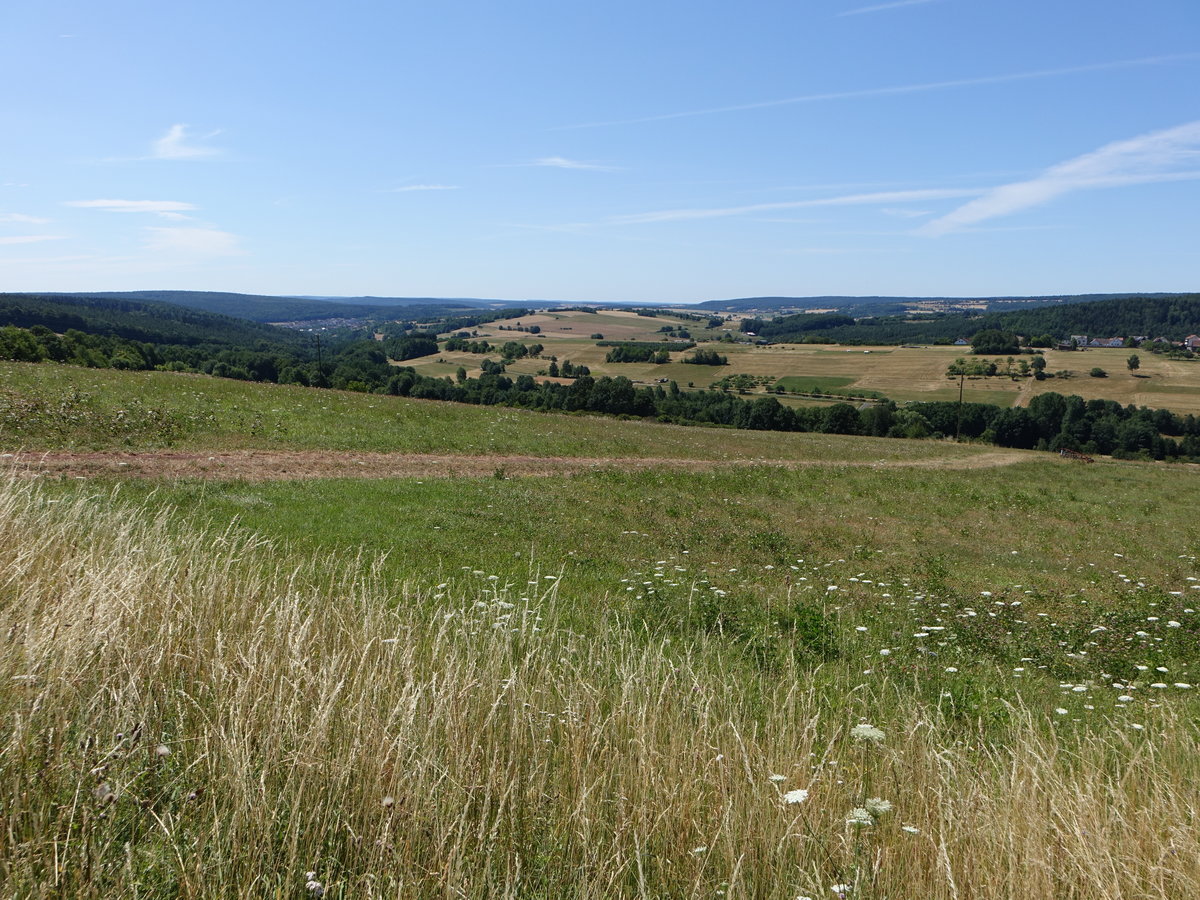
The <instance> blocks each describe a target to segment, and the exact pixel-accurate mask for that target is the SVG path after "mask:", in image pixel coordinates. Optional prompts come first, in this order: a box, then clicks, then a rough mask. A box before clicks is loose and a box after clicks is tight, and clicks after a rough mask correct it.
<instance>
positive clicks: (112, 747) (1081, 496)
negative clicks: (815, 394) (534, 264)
mask: <svg viewBox="0 0 1200 900" xmlns="http://www.w3.org/2000/svg"><path fill="white" fill-rule="evenodd" d="M0 381H2V383H3V384H4V386H5V387H4V391H6V392H7V393H4V392H0V397H5V396H7V397H9V398H10V400H11V398H12V397H13V396H14V395H19V398H20V400H21V402H24V403H28V404H36V403H41V404H42V406H40V407H38V409H40V410H42V413H39V415H42V416H43V418H41V419H37V420H36V422H40V423H41V424H37V423H36V422H35V424H33V425H27V424H23V425H22V427H24V428H25V431H24V432H23V433H22V436H21V437H20V439H19V440H16V439H14V434H15V432H14V431H12V430H11V429H12V428H13V427H14V426H13V422H14V421H16V420H15V419H14V418H13V417H11V416H10V417H9V418H8V419H3V418H2V417H0V421H4V422H5V423H6V425H5V428H6V429H9V430H0V445H2V446H3V448H4V450H5V451H6V452H14V451H16V450H18V449H20V448H21V447H24V448H25V449H27V450H30V451H36V450H48V449H53V448H56V447H63V446H89V447H100V448H110V449H117V448H120V449H122V450H123V451H125V452H130V451H150V450H153V449H155V448H161V447H162V446H163V437H162V435H161V434H160V433H157V432H155V431H153V430H152V429H150V430H137V429H132V428H129V427H127V425H126V423H127V422H128V421H130V420H131V419H135V420H136V419H138V416H142V417H143V419H145V418H146V417H152V416H161V417H163V418H164V420H165V421H177V420H181V417H185V416H188V415H193V416H194V419H193V420H192V421H191V425H190V426H189V427H190V430H185V431H181V432H180V433H179V434H177V435H176V436H175V437H174V438H172V440H171V443H172V444H173V446H174V448H176V449H178V448H187V447H190V448H204V449H207V448H212V449H214V450H215V449H217V448H221V447H224V446H225V445H234V446H241V447H255V446H257V447H291V448H293V449H307V450H309V451H311V452H320V451H322V450H328V451H333V452H334V453H335V454H336V453H340V452H341V451H343V450H346V449H362V448H375V449H379V448H387V447H392V448H394V449H398V450H410V451H412V450H424V451H426V452H440V453H443V454H446V455H448V456H450V457H453V456H455V455H456V454H469V453H478V452H492V453H495V454H502V453H534V454H536V453H545V454H547V455H549V454H551V453H553V454H557V455H562V456H581V457H587V458H596V457H601V456H605V455H612V456H616V455H620V456H625V457H642V458H668V457H675V458H692V459H718V460H719V459H723V458H725V459H728V460H729V461H730V462H731V463H733V462H736V463H738V464H737V465H729V466H726V467H721V468H717V469H712V470H705V471H695V472H693V471H684V470H679V469H677V468H670V467H667V466H665V465H664V466H661V467H655V468H651V469H649V470H645V471H629V472H626V471H622V470H621V469H620V468H619V467H613V466H609V467H604V468H603V469H601V470H598V471H594V472H586V473H582V474H576V475H574V476H573V477H570V478H553V477H549V478H547V477H539V478H513V477H484V478H463V477H454V476H453V469H452V468H450V467H447V469H446V470H444V471H441V472H434V473H429V474H424V475H421V476H418V477H413V478H406V479H393V480H367V479H347V478H342V479H329V480H324V479H317V480H308V481H304V482H294V481H287V480H277V481H269V482H262V483H248V482H244V481H224V480H219V479H216V480H196V479H186V480H180V481H166V482H164V481H153V482H142V481H138V480H130V479H120V480H116V481H114V480H100V481H97V480H77V479H75V478H65V479H62V480H56V479H51V478H38V479H30V478H9V477H5V478H2V479H0V633H4V634H6V635H8V636H9V637H8V639H7V640H6V641H5V642H4V643H3V644H2V645H0V679H3V683H4V684H6V685H8V686H9V688H8V689H6V690H5V691H0V716H2V717H3V720H4V721H5V722H6V723H9V731H8V734H7V736H6V743H5V750H4V752H3V754H0V804H2V806H3V808H4V809H5V810H6V811H7V827H6V828H5V829H3V830H0V879H2V880H3V882H4V884H5V885H6V888H7V890H8V891H9V892H11V893H12V894H13V895H14V896H27V895H32V894H36V893H38V892H39V891H44V889H45V888H46V886H47V885H54V886H55V888H54V889H55V890H56V891H58V892H59V893H61V894H64V895H68V896H95V897H100V896H121V895H134V894H136V895H138V896H143V897H175V896H192V897H229V896H245V897H252V896H264V895H268V896H276V895H277V896H298V897H299V896H315V895H316V894H317V889H316V888H315V887H311V886H310V884H312V883H319V884H320V887H321V891H322V892H323V894H324V896H326V897H339V898H341V897H352V896H353V897H385V896H388V897H391V896H398V895H400V896H493V895H495V896H521V897H526V896H531V897H547V898H549V897H580V898H583V897H587V898H592V897H595V898H601V897H622V896H629V897H663V896H672V897H674V896H680V897H685V896H686V897H717V896H725V897H739V896H740V897H756V898H769V900H774V898H780V900H784V898H788V900H791V898H796V897H797V896H809V897H820V896H838V894H839V893H841V894H845V895H846V896H848V897H854V898H857V897H870V898H883V897H910V896H911V897H928V898H938V900H943V898H944V900H951V898H965V897H970V898H980V900H992V898H1012V897H1073V898H1081V900H1092V898H1096V900H1100V898H1105V900H1107V898H1113V897H1122V896H1136V897H1148V898H1177V897H1190V896H1195V895H1198V894H1200V857H1198V856H1197V855H1196V853H1195V852H1194V851H1195V848H1196V846H1197V845H1198V843H1200V820H1198V818H1197V812H1196V809H1195V804H1194V790H1193V788H1192V785H1194V784H1195V781H1196V779H1197V777H1200V762H1198V760H1200V741H1198V740H1197V737H1198V736H1197V732H1196V728H1195V724H1194V723H1195V721H1196V715H1197V714H1198V713H1200V707H1198V706H1197V700H1196V699H1194V698H1195V694H1196V690H1195V688H1193V687H1192V685H1194V684H1197V683H1200V670H1197V669H1196V666H1197V665H1198V664H1200V663H1198V659H1200V618H1198V616H1200V613H1197V612H1196V608H1197V607H1200V602H1197V601H1198V600H1200V565H1198V563H1197V558H1198V557H1200V524H1198V523H1197V521H1196V518H1195V516H1194V515H1193V514H1192V513H1191V511H1190V509H1189V508H1188V505H1187V503H1186V502H1182V501H1184V500H1185V499H1186V498H1187V496H1188V488H1189V486H1190V483H1191V480H1192V478H1193V477H1194V475H1193V472H1192V471H1191V470H1190V468H1189V467H1183V466H1163V465H1153V464H1134V463H1118V462H1111V461H1102V462H1099V463H1097V464H1095V465H1082V464H1077V463H1069V462H1066V461H1063V460H1060V459H1058V458H1057V457H1053V456H1050V455H1048V454H1032V453H1028V454H1021V453H1012V452H1009V453H1008V455H1007V456H1004V457H997V455H996V454H995V453H994V452H991V453H988V452H986V451H984V449H983V448H970V447H962V446H955V445H946V444H942V443H936V442H910V441H903V440H877V441H870V440H865V439H862V438H849V437H841V436H833V435H828V436H827V435H780V434H769V433H754V432H731V431H727V430H718V429H699V428H676V427H670V426H661V425H652V424H648V423H642V422H619V421H616V420H612V419H591V418H586V417H569V416H547V415H535V414H528V413H520V412H518V411H514V410H497V409H490V408H479V407H462V406H441V405H438V404H436V403H428V402H427V403H420V402H414V401H403V400H398V399H395V398H386V397H378V396H364V395H353V394H340V393H334V392H315V391H304V390H302V389H297V388H284V387H276V386H271V385H251V384H243V383H239V382H230V381H223V380H219V379H206V378H199V377H196V376H190V377H189V376H179V375H170V374H167V373H122V372H111V371H88V370H80V369H69V368H67V367H54V366H33V365H25V366H21V365H16V364H5V365H4V366H3V367H0ZM60 408H65V409H66V410H68V411H69V414H67V413H64V414H63V415H62V416H61V417H60V418H59V419H56V418H55V415H56V414H55V413H54V412H53V411H54V410H55V409H60ZM122 413H123V415H122ZM35 419H36V417H35ZM19 421H21V422H22V423H25V422H29V421H34V419H29V418H23V419H20V420H19ZM139 421H140V420H139ZM67 422H69V423H70V427H69V428H68V427H67V424H66V423H67ZM56 423H57V424H56ZM122 429H124V430H122ZM888 451H890V452H891V453H892V454H893V455H891V456H889V457H887V458H886V459H885V458H884V456H885V452H888ZM797 457H799V458H801V459H802V460H805V461H807V463H808V464H807V465H805V466H803V467H800V468H795V469H786V468H781V467H779V466H777V465H762V464H760V465H753V464H748V463H752V462H753V460H754V459H756V458H761V459H765V460H787V459H795V458H797ZM497 458H499V457H497ZM496 474H497V475H498V476H505V473H504V472H498V473H496ZM864 726H872V727H871V728H866V727H864ZM876 729H877V730H878V733H877V732H876ZM309 873H311V874H309ZM838 885H841V886H843V889H842V890H840V891H838V890H831V889H833V888H835V886H838Z"/></svg>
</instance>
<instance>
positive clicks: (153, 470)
mask: <svg viewBox="0 0 1200 900" xmlns="http://www.w3.org/2000/svg"><path fill="white" fill-rule="evenodd" d="M1046 458H1048V457H1047V456H1046V455H1045V454H1039V453H1036V452H1035V451H1030V450H995V451H987V452H982V453H970V454H965V455H947V456H945V457H941V458H936V459H918V460H876V461H872V460H853V461H842V460H838V461H830V460H812V459H809V460H806V459H764V458H755V457H744V458H736V459H672V458H657V457H562V456H519V455H501V456H469V455H452V454H432V453H358V452H340V451H329V450H307V451H306V450H238V451H219V452H205V451H177V450H160V451H144V452H111V451H110V452H106V451H62V450H55V451H48V452H45V453H36V452H27V453H21V454H4V455H3V457H0V463H6V464H7V467H8V468H9V469H10V470H11V471H12V472H13V474H15V475H18V476H23V477H63V478H91V477H119V478H149V479H158V478H165V479H175V478H201V479H209V480H215V481H292V480H301V479H308V478H416V477H423V478H480V477H487V476H494V477H503V478H507V477H548V476H554V475H575V474H580V473H585V472H593V471H597V470H605V469H610V470H611V469H615V470H619V471H637V470H644V469H683V470H689V471H710V470H713V469H720V468H728V467H740V466H776V467H779V468H801V467H808V466H833V467H853V468H906V469H907V468H920V469H986V468H996V467H1000V466H1009V465H1014V464H1016V463H1020V462H1031V461H1034V460H1038V459H1046Z"/></svg>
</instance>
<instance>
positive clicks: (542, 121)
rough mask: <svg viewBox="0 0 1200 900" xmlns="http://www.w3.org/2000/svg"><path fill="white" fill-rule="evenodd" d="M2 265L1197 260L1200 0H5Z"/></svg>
mask: <svg viewBox="0 0 1200 900" xmlns="http://www.w3.org/2000/svg"><path fill="white" fill-rule="evenodd" d="M5 19H6V27H5V28H4V29H3V31H2V33H0V47H2V48H3V54H2V61H0V67H2V68H3V70H4V74H5V76H6V77H5V83H6V84H8V85H10V86H13V87H12V88H11V89H10V91H9V92H8V96H7V97H6V100H7V102H6V104H5V106H4V110H5V112H4V122H5V124H6V126H7V128H6V138H7V140H6V142H5V149H4V152H3V153H2V154H0V291H39V290H44V291H81V290H97V291H102V290H105V291H117V290H137V289H177V290H220V291H239V292H249V293H264V294H302V295H339V296H346V295H368V294H369V295H376V296H438V297H452V296H459V297H502V298H509V299H521V298H552V299H556V300H580V301H585V300H590V301H618V300H625V301H629V300H643V301H647V302H692V301H699V300H707V299H715V298H727V297H745V296H761V295H790V296H810V295H822V294H837V295H909V296H915V295H938V296H972V295H989V296H995V295H1004V294H1010V295H1034V294H1060V293H1061V294H1075V293H1089V292H1116V291H1186V290H1196V289H1197V284H1196V261H1197V253H1196V247H1197V246H1200V219H1198V217H1197V216H1195V214H1194V212H1193V210H1194V209H1195V208H1197V206H1198V201H1200V105H1198V104H1197V102H1196V93H1195V86H1196V84H1197V83H1200V77H1198V76H1200V27H1198V26H1200V7H1198V6H1197V5H1196V3H1195V2H1194V0H1147V2H1145V3H1141V4H1128V3H1117V2H1115V0H1095V2H1087V0H1066V2H1062V3H1057V4H1044V3H1035V2H1033V0H1011V2H1000V0H905V2H899V3H883V4H864V3H861V2H855V0H813V2H810V3H805V4H794V3H783V2H752V3H750V4H744V5H742V6H741V7H739V8H738V9H737V10H736V11H735V10H733V9H732V8H730V7H729V6H728V5H727V4H718V3H714V2H701V3H687V4H684V3H681V2H676V0H668V2H665V3H659V4H652V5H650V6H646V5H644V4H634V3H631V2H628V0H616V2H612V3H609V4H603V5H593V6H583V7H579V6H577V5H570V4H568V5H562V4H549V3H531V2H520V0H518V2H515V3H510V4H487V3H482V2H460V0H450V2H447V3H441V4H436V5H435V4H428V5H420V4H401V5H396V6H394V7H392V6H388V7H384V5H382V4H377V3H368V2H363V0H349V2H346V3H342V4H338V5H336V6H334V5H331V4H325V3H314V2H308V0H301V2H294V3H289V4H282V3H278V2H274V0H270V2H264V3H259V4H249V5H247V4H235V3H232V2H230V0H212V2H205V3H199V2H195V0H182V2H179V3H174V4H169V5H162V4H152V3H149V2H147V0H123V2H121V3H118V4H102V5H101V4H93V3H85V2H83V0H46V2H36V0H14V2H13V3H12V4H10V6H9V7H8V8H7V9H6V17H5Z"/></svg>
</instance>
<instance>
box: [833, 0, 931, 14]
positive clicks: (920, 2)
mask: <svg viewBox="0 0 1200 900" xmlns="http://www.w3.org/2000/svg"><path fill="white" fill-rule="evenodd" d="M937 2H939V0H895V2H894V3H877V4H875V5H874V6H860V7H859V8H858V9H848V10H846V11H845V12H840V13H838V17H839V18H840V17H841V16H861V15H862V14H863V13H873V12H883V11H884V10H885V9H898V8H899V7H901V6H924V5H925V4H926V3H937Z"/></svg>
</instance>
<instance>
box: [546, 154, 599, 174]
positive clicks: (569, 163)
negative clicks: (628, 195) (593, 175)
mask: <svg viewBox="0 0 1200 900" xmlns="http://www.w3.org/2000/svg"><path fill="white" fill-rule="evenodd" d="M529 165H531V166H546V167H549V168H552V169H590V170H592V171H595V172H616V171H617V170H618V168H619V167H617V166H605V165H601V164H599V163H590V162H581V161H579V160H577V159H566V158H565V157H562V156H543V157H542V158H541V159H535V160H534V161H533V162H531V163H529Z"/></svg>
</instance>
